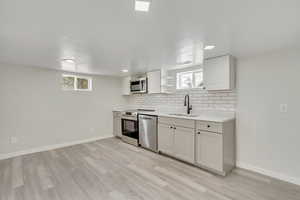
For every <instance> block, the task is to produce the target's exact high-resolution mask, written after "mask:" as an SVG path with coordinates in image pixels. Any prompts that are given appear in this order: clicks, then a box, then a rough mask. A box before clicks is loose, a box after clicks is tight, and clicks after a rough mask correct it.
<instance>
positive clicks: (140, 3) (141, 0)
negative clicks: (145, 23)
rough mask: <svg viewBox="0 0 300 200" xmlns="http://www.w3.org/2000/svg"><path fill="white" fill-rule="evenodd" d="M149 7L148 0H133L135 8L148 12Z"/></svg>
mask: <svg viewBox="0 0 300 200" xmlns="http://www.w3.org/2000/svg"><path fill="white" fill-rule="evenodd" d="M149 8H150V0H135V10H136V11H142V12H148V11H149Z"/></svg>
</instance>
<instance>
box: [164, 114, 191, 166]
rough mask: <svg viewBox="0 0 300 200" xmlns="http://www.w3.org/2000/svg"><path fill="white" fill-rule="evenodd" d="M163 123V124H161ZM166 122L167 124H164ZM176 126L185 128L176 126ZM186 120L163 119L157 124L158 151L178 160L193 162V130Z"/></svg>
mask: <svg viewBox="0 0 300 200" xmlns="http://www.w3.org/2000/svg"><path fill="white" fill-rule="evenodd" d="M161 122H163V123H161ZM166 122H167V123H168V124H166ZM175 122H178V124H180V125H183V126H185V125H186V126H187V127H182V126H176V125H174V124H175ZM190 126H191V123H190V122H189V121H186V120H182V121H180V120H179V121H178V119H174V121H173V119H171V118H164V119H162V120H160V119H159V123H158V150H159V151H160V152H162V153H165V154H168V155H170V156H172V157H175V158H178V159H180V160H183V161H186V162H189V163H194V162H195V148H194V143H195V128H194V124H193V125H192V127H190Z"/></svg>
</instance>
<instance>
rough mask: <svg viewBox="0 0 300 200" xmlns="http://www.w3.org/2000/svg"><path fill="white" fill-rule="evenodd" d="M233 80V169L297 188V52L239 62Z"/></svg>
mask: <svg viewBox="0 0 300 200" xmlns="http://www.w3.org/2000/svg"><path fill="white" fill-rule="evenodd" d="M237 77H238V90H237V97H238V100H237V160H238V163H239V165H240V166H241V167H245V168H249V169H255V170H257V171H260V172H263V173H265V174H268V175H271V176H276V177H278V178H281V179H285V180H288V181H291V182H294V183H298V184H300V154H299V152H300V151H299V150H300V129H299V122H300V121H299V120H300V117H299V116H300V115H299V114H300V89H299V88H300V51H299V50H293V51H288V52H286V51H280V52H277V53H273V54H269V55H262V56H260V57H255V58H248V59H239V61H238V76H237ZM280 104H288V112H287V113H280V109H279V105H280Z"/></svg>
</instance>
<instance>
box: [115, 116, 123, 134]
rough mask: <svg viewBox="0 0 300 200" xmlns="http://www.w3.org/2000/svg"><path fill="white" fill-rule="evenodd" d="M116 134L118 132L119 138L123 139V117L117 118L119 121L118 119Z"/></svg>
mask: <svg viewBox="0 0 300 200" xmlns="http://www.w3.org/2000/svg"><path fill="white" fill-rule="evenodd" d="M116 132H117V137H122V121H121V117H117V119H116Z"/></svg>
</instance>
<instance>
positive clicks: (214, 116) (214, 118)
mask: <svg viewBox="0 0 300 200" xmlns="http://www.w3.org/2000/svg"><path fill="white" fill-rule="evenodd" d="M125 110H127V109H114V110H113V111H115V112H122V111H125ZM171 113H176V112H168V113H166V112H160V111H155V112H139V114H145V115H156V116H159V117H170V118H179V119H188V120H199V121H211V122H220V123H223V122H226V121H230V120H234V119H235V113H234V112H226V111H203V112H201V113H192V115H196V116H193V117H187V116H178V115H172V114H171Z"/></svg>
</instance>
